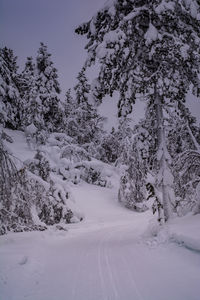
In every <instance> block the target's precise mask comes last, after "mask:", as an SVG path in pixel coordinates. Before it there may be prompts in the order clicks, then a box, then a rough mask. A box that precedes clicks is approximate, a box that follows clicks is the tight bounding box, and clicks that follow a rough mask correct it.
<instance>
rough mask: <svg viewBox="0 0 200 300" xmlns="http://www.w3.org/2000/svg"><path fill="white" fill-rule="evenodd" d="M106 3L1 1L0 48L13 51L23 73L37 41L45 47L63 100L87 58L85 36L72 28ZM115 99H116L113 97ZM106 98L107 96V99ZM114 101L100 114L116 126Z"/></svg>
mask: <svg viewBox="0 0 200 300" xmlns="http://www.w3.org/2000/svg"><path fill="white" fill-rule="evenodd" d="M105 2H106V1H105V0H0V47H5V46H7V47H8V48H11V49H13V51H14V54H15V55H16V56H18V64H19V66H20V69H21V70H22V69H23V67H24V63H25V61H26V57H27V56H33V58H35V57H36V55H37V51H38V48H39V45H40V42H43V43H45V44H46V45H47V46H48V51H49V53H51V54H52V61H53V62H54V66H55V67H56V68H57V69H58V75H59V82H60V84H61V89H62V97H63V98H64V94H65V92H66V91H67V89H69V88H73V87H74V85H75V84H76V77H77V75H78V72H79V71H80V70H81V67H82V66H83V64H84V61H85V58H86V54H87V53H86V50H84V46H85V45H86V43H87V40H86V38H85V37H83V36H80V35H77V34H76V33H75V32H74V30H75V28H76V27H77V26H78V25H80V24H81V23H83V22H85V21H89V20H90V18H91V17H92V16H93V15H94V14H95V13H96V12H97V11H98V9H100V8H101V7H102V6H103V5H104V3H105ZM116 97H117V96H116ZM108 98H109V97H108ZM116 100H117V99H110V98H109V100H108V99H107V101H105V102H104V103H103V105H102V106H101V107H100V112H101V113H102V114H103V115H104V116H106V117H107V118H108V119H109V120H108V122H107V125H106V127H107V129H111V127H112V126H113V125H114V126H116V124H117V122H116V115H117V105H116V104H117V101H116Z"/></svg>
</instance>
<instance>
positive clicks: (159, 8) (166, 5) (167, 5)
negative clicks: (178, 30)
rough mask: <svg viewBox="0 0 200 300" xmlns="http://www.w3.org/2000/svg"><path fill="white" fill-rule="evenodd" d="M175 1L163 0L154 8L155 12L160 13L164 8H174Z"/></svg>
mask: <svg viewBox="0 0 200 300" xmlns="http://www.w3.org/2000/svg"><path fill="white" fill-rule="evenodd" d="M174 7H175V3H174V2H173V1H167V2H166V1H165V0H163V1H162V2H161V3H160V4H159V5H158V6H157V7H156V9H155V12H156V13H157V14H161V13H163V12H164V11H166V10H172V11H173V10H174Z"/></svg>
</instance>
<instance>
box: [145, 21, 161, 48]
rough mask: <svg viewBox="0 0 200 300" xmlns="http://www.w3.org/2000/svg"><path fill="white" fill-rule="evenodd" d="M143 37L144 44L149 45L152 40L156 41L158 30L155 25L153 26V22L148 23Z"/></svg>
mask: <svg viewBox="0 0 200 300" xmlns="http://www.w3.org/2000/svg"><path fill="white" fill-rule="evenodd" d="M144 38H145V40H146V44H147V45H149V44H151V43H152V42H153V41H156V40H157V38H158V31H157V29H156V28H155V26H153V24H151V23H150V24H149V28H148V30H147V32H146V33H145V35H144Z"/></svg>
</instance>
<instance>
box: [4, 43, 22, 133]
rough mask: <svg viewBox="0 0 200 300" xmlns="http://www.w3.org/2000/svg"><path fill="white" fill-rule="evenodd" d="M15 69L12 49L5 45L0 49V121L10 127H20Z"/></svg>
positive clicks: (16, 68) (15, 61)
mask: <svg viewBox="0 0 200 300" xmlns="http://www.w3.org/2000/svg"><path fill="white" fill-rule="evenodd" d="M17 70H18V66H17V57H16V56H14V53H13V51H12V50H11V49H8V48H7V47H5V48H3V49H0V123H1V124H3V126H7V127H9V128H12V129H17V128H19V127H20V109H21V107H22V105H21V104H22V103H21V99H20V94H19V89H18V76H19V75H18V73H17Z"/></svg>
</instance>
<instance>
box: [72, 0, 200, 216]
mask: <svg viewBox="0 0 200 300" xmlns="http://www.w3.org/2000/svg"><path fill="white" fill-rule="evenodd" d="M199 15H200V6H199V3H198V2H197V1H195V0H194V1H184V0H181V1H178V0H174V1H170V2H163V1H161V0H154V1H148V0H143V1H131V0H127V1H123V0H117V1H113V2H109V3H108V4H107V5H105V7H104V8H103V9H102V10H100V11H99V12H98V13H97V14H96V15H95V16H94V17H93V18H92V19H91V20H90V21H89V22H87V23H84V24H83V25H81V26H80V27H79V28H77V29H76V32H77V33H79V34H87V38H88V40H89V42H88V44H87V46H86V49H87V51H88V53H89V57H88V59H87V61H86V66H91V65H92V64H93V63H95V62H96V61H98V62H99V63H100V65H101V68H100V71H99V75H98V82H97V85H96V95H97V97H98V99H101V98H102V97H103V96H104V95H105V94H110V95H112V94H113V92H114V91H115V90H118V91H119V92H120V100H119V103H118V107H119V116H122V117H126V115H127V114H129V113H130V112H131V111H132V106H133V104H134V103H135V101H136V99H137V98H138V96H140V97H142V98H144V99H145V100H146V101H147V108H148V110H147V112H148V111H150V108H151V110H152V111H153V115H154V116H155V117H154V120H153V119H152V121H154V138H153V140H154V141H155V142H156V143H155V147H153V151H154V152H155V155H154V157H156V161H157V163H156V167H155V169H154V171H155V173H156V182H157V188H158V189H159V192H160V193H159V194H160V195H161V197H160V199H159V201H160V202H161V203H162V207H163V211H164V215H163V221H167V220H168V219H169V218H170V216H171V210H172V207H171V203H170V198H171V196H170V192H169V190H170V189H171V169H170V155H169V152H168V149H167V125H166V122H165V114H166V112H167V111H168V109H169V108H170V109H171V110H174V111H175V108H176V107H177V105H178V104H179V103H182V102H184V101H185V97H186V94H187V92H188V90H189V87H190V85H191V84H192V86H193V90H192V92H193V94H194V95H196V96H199V94H200V84H199V78H198V73H199V65H200V42H199V41H200V18H199ZM168 178H170V181H168Z"/></svg>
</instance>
